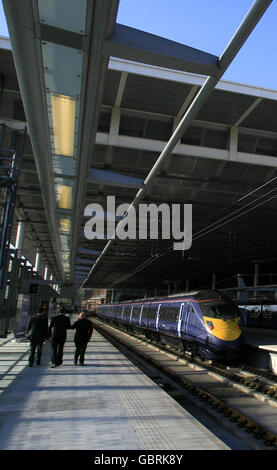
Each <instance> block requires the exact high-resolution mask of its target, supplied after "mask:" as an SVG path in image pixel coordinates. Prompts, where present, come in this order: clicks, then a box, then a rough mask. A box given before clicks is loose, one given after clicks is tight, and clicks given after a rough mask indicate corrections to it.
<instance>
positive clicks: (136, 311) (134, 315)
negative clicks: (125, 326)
mask: <svg viewBox="0 0 277 470" xmlns="http://www.w3.org/2000/svg"><path fill="white" fill-rule="evenodd" d="M140 311H141V307H133V313H132V321H134V322H138V321H139V316H140Z"/></svg>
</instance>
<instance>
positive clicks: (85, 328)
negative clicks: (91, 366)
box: [71, 312, 93, 366]
mask: <svg viewBox="0 0 277 470" xmlns="http://www.w3.org/2000/svg"><path fill="white" fill-rule="evenodd" d="M71 328H73V329H76V333H75V336H74V342H75V346H76V350H75V356H74V364H75V365H77V363H78V358H79V357H80V359H79V364H80V365H81V366H83V365H84V360H85V352H86V349H87V344H88V342H89V341H90V338H91V335H92V332H93V327H92V323H91V321H89V320H88V319H87V318H86V316H85V313H84V312H81V313H80V314H79V315H78V320H77V321H75V323H73V325H72V327H71Z"/></svg>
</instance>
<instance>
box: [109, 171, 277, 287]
mask: <svg viewBox="0 0 277 470" xmlns="http://www.w3.org/2000/svg"><path fill="white" fill-rule="evenodd" d="M275 179H277V177H276V178H273V179H272V180H270V181H269V182H267V183H265V184H263V185H262V186H260V187H259V188H256V189H255V190H254V191H251V192H250V193H248V194H247V195H245V196H244V197H243V198H240V199H239V200H242V199H244V198H246V197H248V196H250V195H251V194H253V193H254V192H256V191H258V190H259V189H261V188H263V187H265V186H266V185H267V184H269V183H270V182H272V181H274V180H275ZM276 190H277V188H274V189H272V190H270V191H268V192H267V193H265V194H263V195H261V196H259V197H257V198H256V199H255V200H253V201H251V202H249V203H247V204H245V205H244V206H242V207H241V208H239V209H237V210H235V211H233V212H231V214H228V215H226V216H224V217H222V218H221V219H219V220H217V221H215V222H213V223H212V224H210V225H209V226H208V227H205V228H203V229H201V230H199V231H198V232H196V233H195V234H193V235H192V239H193V240H197V239H199V238H201V237H203V236H205V235H207V234H209V233H210V232H212V231H214V230H217V229H219V228H220V227H222V226H224V225H226V224H227V223H229V222H232V221H233V220H235V219H237V218H239V217H242V216H243V215H245V214H247V213H248V212H250V211H251V210H254V209H256V208H257V207H260V206H261V205H263V204H266V203H267V202H269V201H271V200H272V199H274V198H276V197H277V194H276V195H274V196H271V197H270V198H268V199H266V200H265V201H262V202H261V203H259V204H258V205H256V206H255V207H250V208H248V209H247V210H245V211H243V212H242V213H240V214H237V215H236V216H234V217H232V218H231V219H230V217H231V216H232V215H234V214H236V213H238V212H240V211H242V210H243V209H245V208H246V207H248V206H250V205H251V204H254V203H256V202H257V201H258V200H260V199H262V198H264V197H266V196H267V195H269V194H271V193H272V192H274V191H276ZM239 200H237V201H236V202H238V201H239ZM233 204H234V203H233ZM233 204H231V205H230V206H229V208H230V207H232V205H233ZM225 219H227V220H226V221H225V222H222V221H224V220H225ZM220 222H222V223H220ZM207 229H210V230H207ZM171 251H173V248H172V247H170V248H167V249H166V250H165V251H164V252H161V253H160V254H157V255H155V257H151V258H148V259H147V260H145V261H144V262H143V263H142V264H141V265H139V266H137V268H135V269H134V270H133V271H131V272H130V273H128V274H127V275H123V276H121V277H120V278H119V279H117V280H116V282H115V284H119V283H120V282H123V281H125V280H127V279H129V278H130V277H133V276H134V275H135V274H137V273H138V272H139V271H141V270H143V269H145V268H146V267H147V266H148V265H150V264H152V263H153V262H156V261H157V260H158V259H159V258H160V257H162V256H165V255H166V254H168V253H169V252H171Z"/></svg>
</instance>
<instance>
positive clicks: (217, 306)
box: [201, 302, 240, 320]
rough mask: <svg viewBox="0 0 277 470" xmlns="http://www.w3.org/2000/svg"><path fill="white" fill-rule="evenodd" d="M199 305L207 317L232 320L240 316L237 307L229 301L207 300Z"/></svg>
mask: <svg viewBox="0 0 277 470" xmlns="http://www.w3.org/2000/svg"><path fill="white" fill-rule="evenodd" d="M201 307H202V309H203V314H204V315H206V316H207V317H212V318H222V319H226V320H227V319H232V320H234V319H235V318H237V317H238V316H240V311H239V309H238V308H237V307H236V306H235V305H233V304H231V303H223V302H220V303H219V302H216V303H214V302H209V303H204V304H202V305H201Z"/></svg>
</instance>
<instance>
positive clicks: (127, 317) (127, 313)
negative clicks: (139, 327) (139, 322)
mask: <svg viewBox="0 0 277 470" xmlns="http://www.w3.org/2000/svg"><path fill="white" fill-rule="evenodd" d="M131 309H132V307H125V309H124V313H123V320H126V321H129V320H130V314H131Z"/></svg>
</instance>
